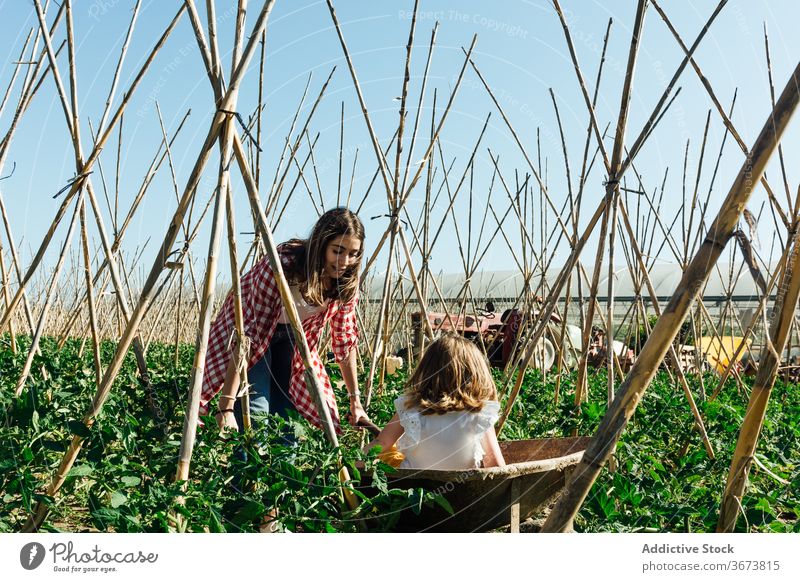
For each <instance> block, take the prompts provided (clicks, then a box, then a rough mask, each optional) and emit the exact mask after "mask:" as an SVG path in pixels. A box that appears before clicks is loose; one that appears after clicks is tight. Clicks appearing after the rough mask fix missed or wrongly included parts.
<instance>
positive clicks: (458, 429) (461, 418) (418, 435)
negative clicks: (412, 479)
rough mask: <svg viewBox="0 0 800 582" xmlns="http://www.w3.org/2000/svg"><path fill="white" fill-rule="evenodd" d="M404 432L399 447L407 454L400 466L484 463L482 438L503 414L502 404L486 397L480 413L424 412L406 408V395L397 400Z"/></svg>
mask: <svg viewBox="0 0 800 582" xmlns="http://www.w3.org/2000/svg"><path fill="white" fill-rule="evenodd" d="M394 406H395V410H397V415H398V417H399V420H400V424H401V425H402V426H403V429H404V430H405V432H404V433H403V435H402V436H401V437H400V439H399V440H398V441H397V449H398V450H399V451H400V452H401V453H403V455H405V459H404V460H403V463H402V464H401V465H400V468H401V469H437V470H442V471H458V470H461V469H475V468H478V467H480V466H481V461H482V460H483V455H484V451H483V447H482V446H481V439H482V437H483V435H484V433H486V431H487V430H489V429H490V428H491V427H492V426H494V423H495V422H497V418H498V417H499V416H500V403H499V402H497V401H495V400H486V401H484V403H483V408H482V409H481V410H480V411H479V412H467V411H458V412H447V413H445V414H422V413H421V412H420V411H419V409H418V408H406V396H405V395H403V396H400V397H399V398H397V399H396V400H395V401H394Z"/></svg>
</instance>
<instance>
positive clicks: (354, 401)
mask: <svg viewBox="0 0 800 582" xmlns="http://www.w3.org/2000/svg"><path fill="white" fill-rule="evenodd" d="M361 419H364V420H369V416H367V411H366V410H364V407H363V406H361V401H360V400H359V399H358V398H351V399H350V424H351V425H353V426H356V425H358V422H359V421H360V420H361Z"/></svg>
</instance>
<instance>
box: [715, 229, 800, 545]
mask: <svg viewBox="0 0 800 582" xmlns="http://www.w3.org/2000/svg"><path fill="white" fill-rule="evenodd" d="M795 218H796V216H795ZM799 243H800V241H798V236H797V235H795V237H794V241H793V246H794V249H793V251H792V257H791V261H790V263H789V265H788V267H787V269H786V271H785V273H784V278H783V281H782V283H781V286H780V289H779V291H778V297H777V298H776V300H775V307H774V312H775V313H776V314H778V317H776V318H775V320H774V321H773V322H772V328H771V329H770V332H769V339H768V342H769V343H768V345H769V349H768V350H766V354H764V353H763V352H762V358H761V367H760V369H759V371H758V375H757V376H756V379H755V382H754V383H753V389H752V392H751V393H750V401H749V402H748V405H747V412H746V413H745V417H744V421H743V422H742V427H741V431H740V432H739V438H738V440H737V442H736V450H735V451H734V453H733V460H732V461H731V466H730V470H729V472H728V479H727V482H726V484H725V492H724V494H723V498H722V502H721V505H720V515H719V521H718V523H717V531H718V532H732V531H733V530H734V528H735V527H736V520H737V518H738V516H739V510H740V508H741V507H742V496H743V495H744V491H745V488H746V485H747V476H748V474H749V472H750V466H751V465H752V463H753V460H754V459H755V450H756V446H757V445H758V438H759V436H760V434H761V428H762V426H763V424H764V418H765V416H766V412H767V405H768V403H769V397H770V394H771V392H772V387H773V385H774V384H775V378H776V377H777V374H778V367H779V366H780V362H781V356H780V353H781V352H782V351H783V350H784V348H785V347H786V343H787V339H788V336H789V334H790V329H791V324H792V322H793V320H794V315H795V310H796V309H797V302H798V297H800V244H799Z"/></svg>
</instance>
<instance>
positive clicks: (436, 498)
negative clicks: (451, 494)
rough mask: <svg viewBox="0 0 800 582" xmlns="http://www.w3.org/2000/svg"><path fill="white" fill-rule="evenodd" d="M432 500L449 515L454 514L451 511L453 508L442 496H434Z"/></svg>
mask: <svg viewBox="0 0 800 582" xmlns="http://www.w3.org/2000/svg"><path fill="white" fill-rule="evenodd" d="M433 500H434V501H435V502H436V504H437V505H438V506H439V507H441V508H442V509H444V510H445V511H446V512H447V513H449V514H450V515H453V513H455V512H454V511H453V506H452V505H450V502H449V501H448V500H447V499H445V497H444V495H435V496H434V498H433Z"/></svg>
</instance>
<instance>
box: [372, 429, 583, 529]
mask: <svg viewBox="0 0 800 582" xmlns="http://www.w3.org/2000/svg"><path fill="white" fill-rule="evenodd" d="M588 442H589V437H570V438H547V439H532V440H520V441H501V442H500V448H501V450H502V452H503V457H504V458H505V460H506V463H507V465H506V466H505V467H491V468H488V469H469V470H464V471H433V470H416V469H398V471H397V472H396V473H393V474H392V475H391V476H390V486H391V487H397V488H402V489H408V488H413V487H422V488H423V489H426V490H428V491H434V492H436V493H439V494H441V495H442V496H444V498H445V499H447V501H448V503H449V504H450V505H451V507H452V508H453V513H452V514H450V513H449V512H448V511H447V510H445V509H444V508H441V507H438V506H436V507H428V506H426V507H424V508H423V509H422V510H421V511H420V512H419V513H418V514H415V513H414V512H413V511H412V510H411V509H405V510H403V511H402V512H401V515H400V516H399V519H398V521H397V524H396V525H395V527H394V528H393V529H394V531H401V532H481V531H491V530H495V529H498V528H503V527H507V526H510V527H511V531H512V532H513V531H519V523H520V521H524V520H525V519H528V518H529V517H535V516H536V515H539V514H541V513H542V511H544V509H546V508H547V507H548V506H549V505H550V504H551V503H552V502H553V501H554V500H555V498H556V497H557V496H558V495H559V494H560V492H561V491H562V490H563V489H564V487H565V485H566V481H567V477H568V475H569V473H570V471H571V470H572V469H573V468H574V467H575V466H576V465H577V464H578V462H579V461H580V459H581V457H582V456H583V451H584V450H585V448H586V445H587V444H588ZM365 493H366V491H365Z"/></svg>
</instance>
